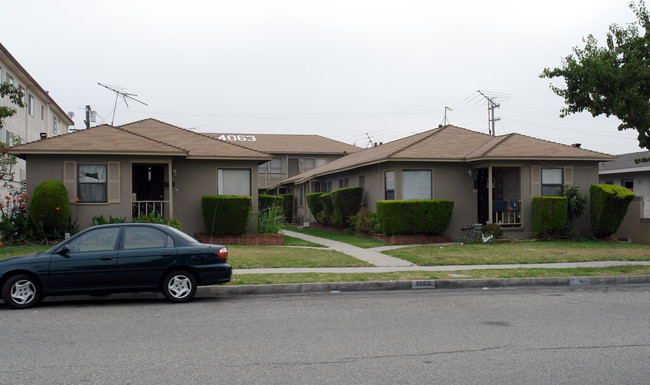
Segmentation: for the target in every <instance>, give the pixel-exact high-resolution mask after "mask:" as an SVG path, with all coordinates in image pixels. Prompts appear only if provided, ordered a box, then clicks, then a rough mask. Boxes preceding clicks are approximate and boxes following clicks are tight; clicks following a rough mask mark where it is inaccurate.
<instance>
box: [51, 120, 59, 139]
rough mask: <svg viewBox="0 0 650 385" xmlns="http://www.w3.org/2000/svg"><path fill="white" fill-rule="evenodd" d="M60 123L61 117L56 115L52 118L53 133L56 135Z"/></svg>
mask: <svg viewBox="0 0 650 385" xmlns="http://www.w3.org/2000/svg"><path fill="white" fill-rule="evenodd" d="M58 123H59V119H57V118H56V116H55V117H53V118H52V134H54V135H56V130H57V126H58Z"/></svg>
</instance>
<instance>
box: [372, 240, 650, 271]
mask: <svg viewBox="0 0 650 385" xmlns="http://www.w3.org/2000/svg"><path fill="white" fill-rule="evenodd" d="M383 253H384V254H387V255H391V256H393V257H396V258H400V259H404V260H407V261H410V262H412V263H414V264H417V265H420V266H443V265H499V264H522V263H560V262H589V261H650V245H642V244H634V243H612V242H569V241H567V242H512V243H493V244H464V245H427V246H412V247H404V248H400V249H394V250H387V251H384V252H383Z"/></svg>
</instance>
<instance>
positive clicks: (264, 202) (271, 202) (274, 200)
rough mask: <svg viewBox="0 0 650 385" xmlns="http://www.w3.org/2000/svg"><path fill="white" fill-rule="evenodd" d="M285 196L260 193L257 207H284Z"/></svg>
mask: <svg viewBox="0 0 650 385" xmlns="http://www.w3.org/2000/svg"><path fill="white" fill-rule="evenodd" d="M283 200H284V199H283V198H282V197H279V196H275V195H267V194H260V195H258V196H257V208H258V209H259V211H262V210H264V209H265V208H267V207H271V206H278V207H282V203H283Z"/></svg>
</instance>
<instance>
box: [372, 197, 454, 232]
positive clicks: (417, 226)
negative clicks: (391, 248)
mask: <svg viewBox="0 0 650 385" xmlns="http://www.w3.org/2000/svg"><path fill="white" fill-rule="evenodd" d="M453 210H454V201H450V200H444V199H409V200H389V201H377V220H378V222H379V229H380V231H381V232H382V233H383V234H386V235H402V234H440V233H442V232H444V231H445V230H447V227H449V224H450V223H451V215H452V213H453Z"/></svg>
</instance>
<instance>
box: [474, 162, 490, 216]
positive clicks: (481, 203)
mask: <svg viewBox="0 0 650 385" xmlns="http://www.w3.org/2000/svg"><path fill="white" fill-rule="evenodd" d="M476 187H477V190H478V191H477V193H478V194H477V195H478V207H477V209H478V222H479V223H480V224H483V225H484V224H486V223H487V221H488V220H490V212H489V211H490V202H489V199H490V196H489V194H488V169H487V168H479V169H478V174H477V181H476Z"/></svg>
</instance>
